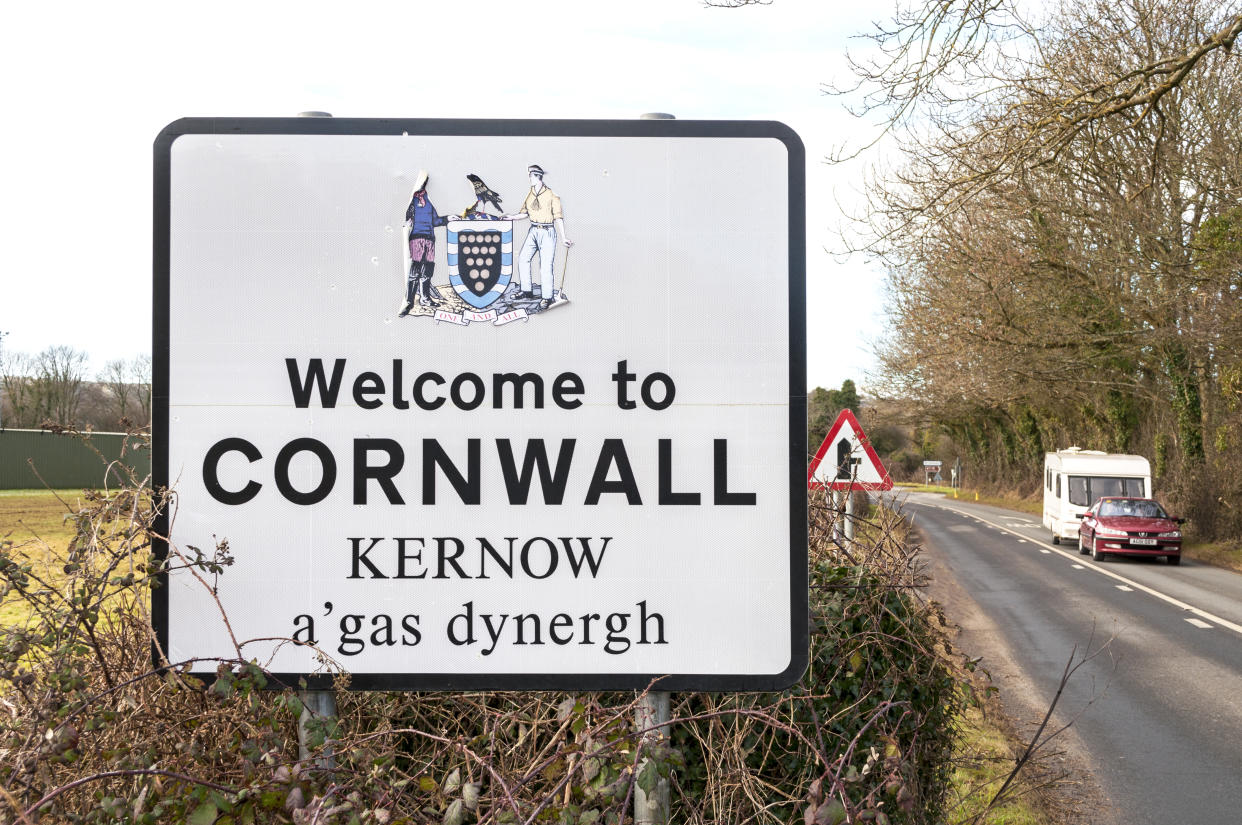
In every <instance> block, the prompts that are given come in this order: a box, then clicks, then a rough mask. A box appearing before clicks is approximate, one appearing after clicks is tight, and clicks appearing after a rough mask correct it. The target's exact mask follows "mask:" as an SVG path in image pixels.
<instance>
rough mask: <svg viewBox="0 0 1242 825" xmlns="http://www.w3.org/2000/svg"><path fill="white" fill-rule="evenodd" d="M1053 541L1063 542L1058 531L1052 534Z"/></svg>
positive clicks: (1055, 542)
mask: <svg viewBox="0 0 1242 825" xmlns="http://www.w3.org/2000/svg"><path fill="white" fill-rule="evenodd" d="M1052 543H1053V544H1060V543H1061V537H1060V536H1058V535H1057V534H1056V533H1053V534H1052Z"/></svg>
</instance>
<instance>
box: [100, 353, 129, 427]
mask: <svg viewBox="0 0 1242 825" xmlns="http://www.w3.org/2000/svg"><path fill="white" fill-rule="evenodd" d="M98 380H99V382H100V383H101V384H103V386H104V389H105V390H106V392H107V396H108V400H109V402H110V404H109V408H108V417H109V419H110V421H112V422H116V421H120V420H121V419H123V418H126V417H127V416H128V415H129V408H130V406H132V405H133V402H134V398H133V396H134V389H135V388H134V386H133V385H132V384H131V383H130V380H131V378H130V365H129V364H128V363H126V362H125V361H124V360H122V359H120V358H117V359H113V360H112V361H109V362H108V363H107V364H105V365H104V368H103V370H102V371H100V373H99V376H98ZM114 426H115V425H114Z"/></svg>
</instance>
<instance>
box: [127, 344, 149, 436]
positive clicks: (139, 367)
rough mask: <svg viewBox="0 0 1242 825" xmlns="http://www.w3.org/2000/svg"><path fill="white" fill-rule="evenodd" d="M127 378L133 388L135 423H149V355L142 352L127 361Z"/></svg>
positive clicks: (141, 424)
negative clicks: (136, 411) (135, 408)
mask: <svg viewBox="0 0 1242 825" xmlns="http://www.w3.org/2000/svg"><path fill="white" fill-rule="evenodd" d="M129 380H130V381H131V382H132V384H133V388H134V401H135V403H136V404H137V407H138V415H139V418H138V420H137V422H136V423H137V424H139V425H140V426H145V425H147V424H150V423H151V356H150V355H148V354H146V353H143V354H142V355H139V356H137V357H135V358H134V360H133V361H130V362H129Z"/></svg>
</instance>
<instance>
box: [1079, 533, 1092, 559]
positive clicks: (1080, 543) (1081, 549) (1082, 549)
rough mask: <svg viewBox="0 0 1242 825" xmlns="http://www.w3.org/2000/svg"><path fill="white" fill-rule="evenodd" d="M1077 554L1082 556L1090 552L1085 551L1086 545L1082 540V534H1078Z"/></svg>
mask: <svg viewBox="0 0 1242 825" xmlns="http://www.w3.org/2000/svg"><path fill="white" fill-rule="evenodd" d="M1078 552H1079V553H1082V554H1083V555H1084V556H1085V555H1086V554H1087V553H1090V552H1091V551H1090V550H1088V549H1087V545H1086V544H1085V543H1084V542H1083V540H1082V533H1079V534H1078Z"/></svg>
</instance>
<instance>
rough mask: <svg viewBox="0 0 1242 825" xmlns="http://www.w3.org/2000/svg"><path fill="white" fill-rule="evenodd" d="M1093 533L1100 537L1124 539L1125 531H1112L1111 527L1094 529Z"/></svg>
mask: <svg viewBox="0 0 1242 825" xmlns="http://www.w3.org/2000/svg"><path fill="white" fill-rule="evenodd" d="M1095 532H1096V533H1097V534H1099V535H1101V536H1117V537H1118V538H1125V537H1126V531H1125V530H1114V529H1113V528H1112V527H1097V528H1095Z"/></svg>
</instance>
